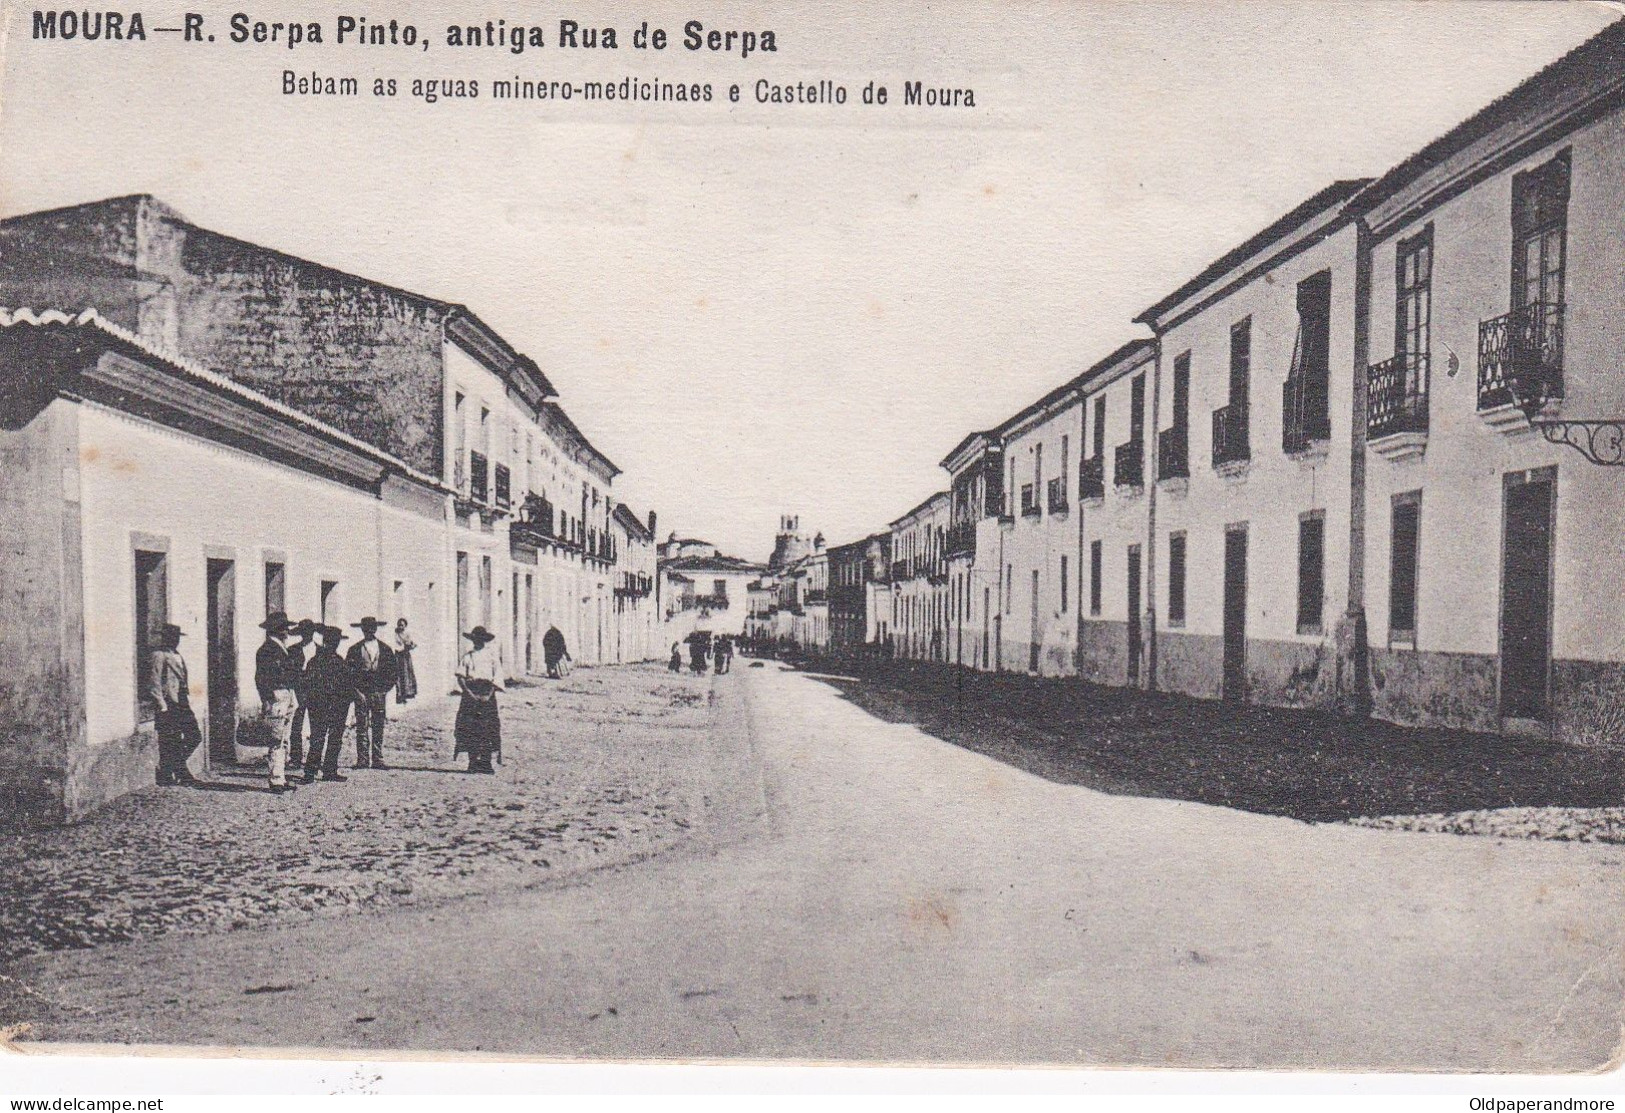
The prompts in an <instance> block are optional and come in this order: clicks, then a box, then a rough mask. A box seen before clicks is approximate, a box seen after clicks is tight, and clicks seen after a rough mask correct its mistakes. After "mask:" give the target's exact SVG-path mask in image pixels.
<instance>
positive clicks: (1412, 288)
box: [1394, 224, 1433, 362]
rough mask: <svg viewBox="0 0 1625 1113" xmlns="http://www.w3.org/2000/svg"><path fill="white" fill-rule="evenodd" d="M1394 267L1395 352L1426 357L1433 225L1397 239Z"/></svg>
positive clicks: (1428, 336)
mask: <svg viewBox="0 0 1625 1113" xmlns="http://www.w3.org/2000/svg"><path fill="white" fill-rule="evenodd" d="M1394 268H1395V275H1394V354H1395V355H1402V356H1424V357H1425V356H1426V355H1427V354H1428V352H1429V351H1430V350H1431V349H1432V331H1431V330H1432V315H1433V225H1431V224H1429V225H1428V226H1427V227H1426V228H1424V229H1422V231H1421V232H1419V233H1417V234H1416V235H1414V236H1412V237H1411V238H1410V239H1408V240H1400V241H1399V251H1398V253H1397V254H1396V255H1395V256H1394ZM1412 362H1414V361H1412Z"/></svg>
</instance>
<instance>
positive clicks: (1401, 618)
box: [1388, 491, 1422, 645]
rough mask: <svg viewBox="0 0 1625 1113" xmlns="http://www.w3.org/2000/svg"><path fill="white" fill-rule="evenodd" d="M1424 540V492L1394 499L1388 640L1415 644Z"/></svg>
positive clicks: (1389, 578) (1396, 496)
mask: <svg viewBox="0 0 1625 1113" xmlns="http://www.w3.org/2000/svg"><path fill="white" fill-rule="evenodd" d="M1421 540H1422V492H1421V491H1411V492H1409V493H1407V494H1403V495H1395V496H1394V505H1393V522H1392V527H1391V530H1390V540H1389V543H1390V545H1391V546H1392V555H1391V557H1390V559H1389V565H1388V640H1389V642H1390V643H1392V642H1409V643H1411V644H1412V645H1415V644H1416V583H1417V569H1418V567H1419V565H1418V557H1419V556H1420V552H1421Z"/></svg>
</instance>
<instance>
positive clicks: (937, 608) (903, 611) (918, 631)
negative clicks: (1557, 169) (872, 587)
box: [889, 491, 949, 662]
mask: <svg viewBox="0 0 1625 1113" xmlns="http://www.w3.org/2000/svg"><path fill="white" fill-rule="evenodd" d="M948 522H949V495H948V492H947V491H939V492H937V493H936V494H934V495H932V496H931V497H930V498H928V499H926V500H925V501H924V502H922V503H920V505H918V506H916V507H915V508H914V509H913V510H910V511H909V512H908V513H907V514H905V515H903V516H902V517H901V518H898V519H897V520H896V521H894V522H892V523H891V556H892V559H891V577H890V579H891V611H892V619H891V630H890V631H889V633H890V637H891V642H890V645H891V653H892V655H893V656H894V657H897V658H899V659H902V660H909V661H939V662H945V661H946V660H947V656H946V654H947V634H948V619H947V615H948V591H947V583H948V558H947V534H948Z"/></svg>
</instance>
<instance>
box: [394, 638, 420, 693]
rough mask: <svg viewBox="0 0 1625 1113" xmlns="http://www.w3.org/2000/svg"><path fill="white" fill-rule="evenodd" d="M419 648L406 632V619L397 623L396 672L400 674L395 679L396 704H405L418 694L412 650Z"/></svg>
mask: <svg viewBox="0 0 1625 1113" xmlns="http://www.w3.org/2000/svg"><path fill="white" fill-rule="evenodd" d="M417 647H418V643H417V642H415V641H413V640H412V635H411V634H408V633H407V632H406V619H404V618H403V619H401V620H400V621H399V622H397V623H395V670H396V672H397V673H398V674H399V675H398V676H397V677H396V679H395V702H396V704H402V703H405V702H406V701H407V700H409V699H411V698H412V697H413V696H415V695H417V694H418V674H417V670H416V669H414V668H413V667H412V650H414V649H416V648H417Z"/></svg>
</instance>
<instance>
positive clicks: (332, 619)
mask: <svg viewBox="0 0 1625 1113" xmlns="http://www.w3.org/2000/svg"><path fill="white" fill-rule="evenodd" d="M320 596H321V613H322V625H323V626H333V625H336V624H337V622H338V617H339V615H338V610H339V582H338V581H337V580H323V581H322V583H321V590H320Z"/></svg>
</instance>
